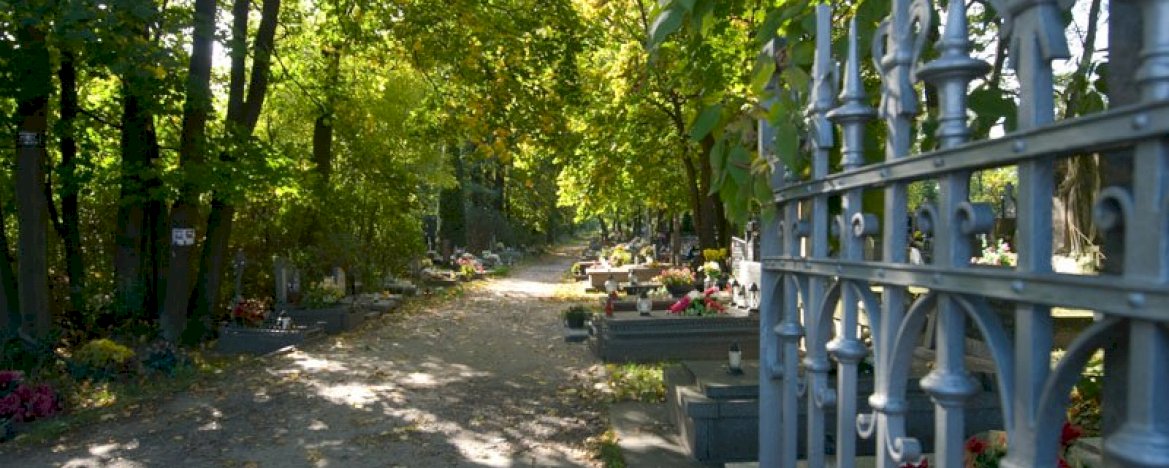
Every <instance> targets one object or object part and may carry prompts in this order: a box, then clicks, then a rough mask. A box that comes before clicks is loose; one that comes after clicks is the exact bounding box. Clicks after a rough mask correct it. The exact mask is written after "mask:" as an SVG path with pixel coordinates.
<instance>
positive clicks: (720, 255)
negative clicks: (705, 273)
mask: <svg viewBox="0 0 1169 468" xmlns="http://www.w3.org/2000/svg"><path fill="white" fill-rule="evenodd" d="M702 258H703V259H704V260H706V261H708V262H719V261H722V260H725V259H726V258H727V249H726V247H723V248H721V249H703V250H702Z"/></svg>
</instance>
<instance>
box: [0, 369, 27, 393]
mask: <svg viewBox="0 0 1169 468" xmlns="http://www.w3.org/2000/svg"><path fill="white" fill-rule="evenodd" d="M23 379H24V373H23V372H20V371H16V370H6V371H0V389H7V388H8V386H9V384H15V383H20V381H21V380H23Z"/></svg>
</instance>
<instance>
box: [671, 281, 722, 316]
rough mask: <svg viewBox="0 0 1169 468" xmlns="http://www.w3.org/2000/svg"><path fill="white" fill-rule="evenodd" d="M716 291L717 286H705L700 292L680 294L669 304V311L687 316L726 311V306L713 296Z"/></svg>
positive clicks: (715, 313) (717, 313)
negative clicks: (677, 298)
mask: <svg viewBox="0 0 1169 468" xmlns="http://www.w3.org/2000/svg"><path fill="white" fill-rule="evenodd" d="M717 292H718V288H707V289H706V290H705V291H703V292H701V293H699V292H698V291H690V293H689V294H687V295H685V296H682V298H681V299H679V300H678V302H675V303H674V305H672V306H670V313H671V314H675V315H683V316H688V317H693V316H708V315H719V314H723V313H726V310H727V308H726V306H724V305H722V304H720V303H719V302H718V299H715V298H714V295H715V293H717Z"/></svg>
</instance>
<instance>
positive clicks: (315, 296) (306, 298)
mask: <svg viewBox="0 0 1169 468" xmlns="http://www.w3.org/2000/svg"><path fill="white" fill-rule="evenodd" d="M343 297H345V291H343V290H341V287H340V286H337V285H334V284H331V283H313V284H311V285H309V287H308V288H305V291H304V295H303V296H302V297H301V300H300V303H301V305H303V306H305V307H308V308H310V309H317V308H322V307H328V306H331V305H334V304H336V303H338V302H341V298H343Z"/></svg>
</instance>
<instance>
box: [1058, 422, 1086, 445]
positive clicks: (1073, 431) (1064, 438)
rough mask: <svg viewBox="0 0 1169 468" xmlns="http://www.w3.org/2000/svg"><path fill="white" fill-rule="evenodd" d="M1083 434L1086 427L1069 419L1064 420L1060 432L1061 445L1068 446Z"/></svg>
mask: <svg viewBox="0 0 1169 468" xmlns="http://www.w3.org/2000/svg"><path fill="white" fill-rule="evenodd" d="M1082 435H1084V429H1082V428H1081V427H1080V426H1077V425H1075V424H1072V423H1070V422H1068V421H1064V423H1063V429H1061V430H1060V432H1059V445H1060V446H1061V447H1064V448H1066V447H1067V446H1069V445H1071V444H1072V442H1075V441H1076V439H1079V438H1080V436H1082Z"/></svg>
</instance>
